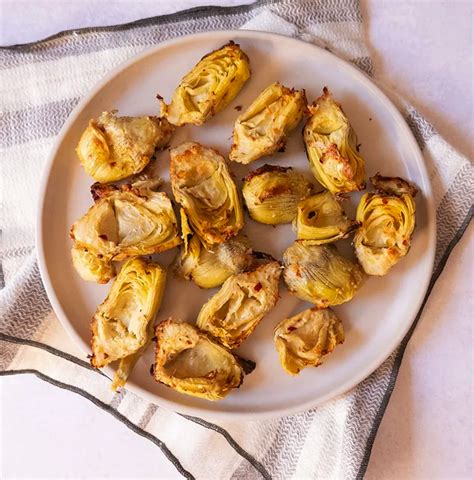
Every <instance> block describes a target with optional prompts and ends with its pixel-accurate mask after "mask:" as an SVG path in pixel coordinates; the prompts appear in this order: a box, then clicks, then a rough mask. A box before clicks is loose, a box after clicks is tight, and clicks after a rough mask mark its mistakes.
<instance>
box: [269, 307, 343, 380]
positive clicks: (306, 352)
mask: <svg viewBox="0 0 474 480" xmlns="http://www.w3.org/2000/svg"><path fill="white" fill-rule="evenodd" d="M273 339H274V342H275V347H276V349H277V352H278V355H279V357H280V363H281V366H282V367H283V369H284V370H285V372H286V373H289V374H290V375H298V373H299V372H300V371H301V370H303V368H306V367H317V366H318V365H321V363H322V362H323V357H324V356H325V355H328V354H329V353H331V352H332V351H333V350H334V349H335V348H336V346H337V345H338V344H339V343H343V342H344V328H343V326H342V323H341V321H340V320H339V319H338V318H337V316H336V314H335V313H334V312H333V311H332V310H331V309H330V308H324V309H320V308H317V307H313V308H309V309H308V310H304V311H303V312H301V313H298V314H297V315H295V316H294V317H291V318H287V319H285V320H283V321H282V322H280V323H279V324H278V325H277V327H276V328H275V332H274V337H273Z"/></svg>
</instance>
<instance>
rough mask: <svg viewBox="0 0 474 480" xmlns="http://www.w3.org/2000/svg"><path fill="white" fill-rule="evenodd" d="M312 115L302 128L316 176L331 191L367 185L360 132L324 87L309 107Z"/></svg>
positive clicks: (345, 190) (312, 169)
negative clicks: (358, 133) (355, 129)
mask: <svg viewBox="0 0 474 480" xmlns="http://www.w3.org/2000/svg"><path fill="white" fill-rule="evenodd" d="M309 110H310V113H311V117H310V118H309V119H308V121H307V122H306V125H305V127H304V130H303V137H304V143H305V146H306V154H307V156H308V160H309V164H310V167H311V171H312V172H313V175H314V177H315V178H316V180H317V181H318V182H319V183H320V184H321V185H322V186H323V187H325V188H327V189H328V190H329V191H330V192H332V193H342V192H353V191H355V190H363V189H364V188H365V162H364V159H363V158H362V157H361V156H360V155H359V152H358V148H357V136H356V134H355V132H354V130H353V128H352V127H351V124H350V123H349V120H348V119H347V117H346V115H345V114H344V112H343V111H342V108H341V106H340V105H339V104H337V103H336V102H335V101H334V100H333V98H332V95H331V93H330V92H329V90H328V89H327V88H326V87H325V88H324V91H323V95H322V96H321V97H319V98H318V99H317V100H316V101H315V102H314V103H313V105H311V106H310V107H309Z"/></svg>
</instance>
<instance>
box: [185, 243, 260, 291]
mask: <svg viewBox="0 0 474 480" xmlns="http://www.w3.org/2000/svg"><path fill="white" fill-rule="evenodd" d="M253 261H254V258H253V255H252V248H251V247H250V242H249V241H248V239H247V237H245V236H241V235H239V236H237V237H235V238H231V239H230V240H227V242H224V243H220V244H217V245H213V246H212V247H206V245H204V244H203V243H202V241H201V240H200V238H199V237H198V236H197V235H194V236H192V238H191V239H190V240H189V241H188V245H187V247H185V246H182V247H181V253H180V256H179V257H178V259H177V262H176V268H175V271H176V273H177V274H178V275H179V276H181V277H183V278H185V279H187V280H193V281H194V283H196V284H197V285H198V286H199V287H201V288H215V287H220V286H221V285H222V284H223V283H224V282H225V281H226V280H227V279H228V278H229V277H230V276H231V275H235V274H237V273H241V272H244V271H246V270H248V269H249V268H250V267H251V266H252V263H253Z"/></svg>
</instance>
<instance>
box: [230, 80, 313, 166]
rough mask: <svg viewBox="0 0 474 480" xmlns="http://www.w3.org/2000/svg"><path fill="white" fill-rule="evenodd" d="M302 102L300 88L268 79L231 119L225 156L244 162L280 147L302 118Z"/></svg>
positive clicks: (304, 98)
mask: <svg viewBox="0 0 474 480" xmlns="http://www.w3.org/2000/svg"><path fill="white" fill-rule="evenodd" d="M306 104H307V101H306V95H305V92H304V90H300V91H299V90H294V89H290V88H287V87H285V86H283V85H281V84H280V83H278V82H276V83H272V84H271V85H270V86H269V87H267V88H266V89H265V90H264V91H263V92H262V93H261V94H260V95H259V96H258V97H257V98H256V99H255V100H254V101H253V103H252V104H251V105H250V107H249V108H248V109H247V110H246V111H245V112H244V113H243V114H242V115H240V116H239V118H238V119H237V121H236V122H235V125H234V138H233V144H232V148H231V150H230V153H229V159H230V160H233V161H234V162H239V163H245V164H246V163H250V162H253V161H254V160H257V159H258V158H260V157H263V156H264V155H271V154H272V153H275V152H276V151H278V150H282V149H284V148H285V145H286V137H287V136H288V134H289V133H290V132H291V131H292V130H293V129H294V128H295V127H296V126H297V125H298V123H299V122H300V121H301V119H302V118H303V113H304V110H305V108H306Z"/></svg>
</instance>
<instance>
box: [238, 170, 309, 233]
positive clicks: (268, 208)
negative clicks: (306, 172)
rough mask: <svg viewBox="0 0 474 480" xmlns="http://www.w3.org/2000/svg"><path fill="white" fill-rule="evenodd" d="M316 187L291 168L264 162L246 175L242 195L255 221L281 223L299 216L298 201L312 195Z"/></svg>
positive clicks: (271, 223)
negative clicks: (297, 212) (297, 211)
mask: <svg viewBox="0 0 474 480" xmlns="http://www.w3.org/2000/svg"><path fill="white" fill-rule="evenodd" d="M312 188H313V185H312V184H311V183H310V182H308V180H306V178H305V177H304V176H303V175H301V174H300V173H298V172H295V171H294V170H293V169H292V168H290V167H288V168H285V167H277V166H274V165H264V166H263V167H261V168H258V169H257V170H254V171H253V172H250V173H249V174H248V175H247V176H246V177H245V179H244V184H243V187H242V194H243V196H244V200H245V205H246V206H247V209H248V212H249V215H250V217H251V218H252V219H253V220H255V221H256V222H260V223H266V224H269V225H277V224H280V223H290V222H291V221H292V220H293V219H294V218H295V216H296V210H297V206H298V202H299V201H300V200H301V199H302V198H305V197H307V196H308V195H311V191H312Z"/></svg>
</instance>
